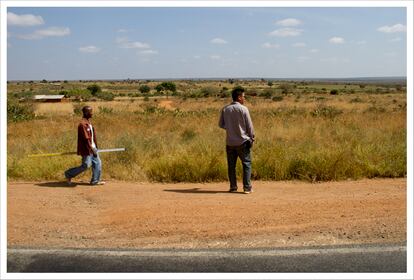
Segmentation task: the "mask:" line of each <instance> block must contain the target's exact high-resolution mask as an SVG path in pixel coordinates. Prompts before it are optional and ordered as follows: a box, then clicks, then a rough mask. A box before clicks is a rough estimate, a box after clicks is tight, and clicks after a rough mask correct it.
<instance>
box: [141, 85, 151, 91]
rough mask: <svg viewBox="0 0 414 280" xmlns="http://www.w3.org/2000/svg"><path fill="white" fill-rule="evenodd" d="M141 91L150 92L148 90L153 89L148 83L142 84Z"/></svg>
mask: <svg viewBox="0 0 414 280" xmlns="http://www.w3.org/2000/svg"><path fill="white" fill-rule="evenodd" d="M139 91H140V92H141V93H148V92H150V91H151V88H150V87H149V86H147V85H142V86H140V87H139Z"/></svg>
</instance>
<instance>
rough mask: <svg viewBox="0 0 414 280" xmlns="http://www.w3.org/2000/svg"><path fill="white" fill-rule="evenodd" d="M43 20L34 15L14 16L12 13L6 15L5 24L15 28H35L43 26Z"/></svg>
mask: <svg viewBox="0 0 414 280" xmlns="http://www.w3.org/2000/svg"><path fill="white" fill-rule="evenodd" d="M44 23H45V22H44V20H43V18H42V17H41V16H35V15H30V14H27V15H16V14H14V13H11V12H8V13H7V24H8V25H16V26H35V25H42V24H44Z"/></svg>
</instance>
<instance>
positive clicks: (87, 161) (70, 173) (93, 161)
mask: <svg viewBox="0 0 414 280" xmlns="http://www.w3.org/2000/svg"><path fill="white" fill-rule="evenodd" d="M91 166H92V178H91V185H94V184H96V183H98V182H99V180H100V178H101V171H102V163H101V159H100V158H99V155H98V154H97V155H96V157H95V156H94V155H88V156H82V164H81V165H80V166H77V167H73V168H71V169H68V170H66V171H65V177H66V178H67V179H71V178H73V177H75V176H77V175H79V174H80V173H82V172H84V171H85V170H86V169H88V168H89V167H91Z"/></svg>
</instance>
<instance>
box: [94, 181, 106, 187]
mask: <svg viewBox="0 0 414 280" xmlns="http://www.w3.org/2000/svg"><path fill="white" fill-rule="evenodd" d="M91 185H92V186H102V185H105V181H99V182H96V183H91Z"/></svg>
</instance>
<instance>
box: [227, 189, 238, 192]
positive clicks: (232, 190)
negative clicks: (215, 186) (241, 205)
mask: <svg viewBox="0 0 414 280" xmlns="http://www.w3.org/2000/svg"><path fill="white" fill-rule="evenodd" d="M229 192H237V189H230V190H229Z"/></svg>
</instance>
